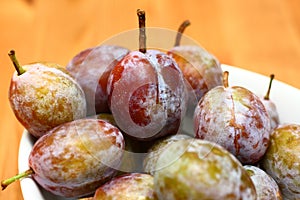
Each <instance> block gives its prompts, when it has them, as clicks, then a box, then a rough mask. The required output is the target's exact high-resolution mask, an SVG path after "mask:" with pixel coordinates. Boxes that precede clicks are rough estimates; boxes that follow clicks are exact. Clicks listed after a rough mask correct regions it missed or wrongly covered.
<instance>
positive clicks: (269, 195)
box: [244, 165, 282, 200]
mask: <svg viewBox="0 0 300 200" xmlns="http://www.w3.org/2000/svg"><path fill="white" fill-rule="evenodd" d="M244 168H245V169H246V170H247V172H248V174H249V175H250V178H251V180H252V182H253V184H254V186H255V190H256V194H257V200H282V196H281V192H280V189H279V187H278V184H277V183H276V181H275V180H274V179H273V178H272V177H271V176H270V175H268V174H267V173H266V172H265V171H264V170H262V169H260V168H259V167H256V166H253V165H244Z"/></svg>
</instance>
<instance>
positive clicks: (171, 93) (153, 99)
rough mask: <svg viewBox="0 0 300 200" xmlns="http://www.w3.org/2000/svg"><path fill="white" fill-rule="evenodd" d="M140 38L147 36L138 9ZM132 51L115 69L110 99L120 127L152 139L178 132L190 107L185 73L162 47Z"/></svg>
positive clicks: (131, 133)
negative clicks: (162, 50) (159, 48)
mask: <svg viewBox="0 0 300 200" xmlns="http://www.w3.org/2000/svg"><path fill="white" fill-rule="evenodd" d="M137 13H138V16H139V21H140V38H145V35H143V34H142V33H144V32H143V31H144V25H141V23H144V20H143V19H144V17H145V16H144V15H145V13H144V11H141V10H138V12H137ZM144 42H145V41H144V40H142V41H140V50H139V51H131V52H130V53H129V54H127V55H126V56H124V58H123V59H122V60H121V61H120V62H119V63H118V64H116V66H115V67H114V68H113V69H112V71H111V73H110V75H109V78H108V84H107V92H108V103H109V105H110V110H111V112H112V115H113V116H114V119H115V121H116V123H117V125H118V127H119V128H120V129H121V130H122V131H123V132H124V133H126V134H127V135H130V136H131V137H134V138H136V139H139V140H144V141H146V140H147V141H150V140H154V139H156V138H159V137H163V136H166V135H170V134H176V133H177V131H178V130H179V127H180V125H181V120H182V118H183V116H184V114H185V111H186V87H185V84H184V77H183V74H182V72H181V70H180V69H179V67H178V66H177V64H176V62H175V61H174V60H173V59H172V58H171V57H170V56H168V55H166V54H165V53H163V52H161V51H158V50H146V48H145V44H144Z"/></svg>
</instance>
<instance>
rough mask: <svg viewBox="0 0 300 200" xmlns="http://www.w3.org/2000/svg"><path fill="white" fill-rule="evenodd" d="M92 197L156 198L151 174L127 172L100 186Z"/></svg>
mask: <svg viewBox="0 0 300 200" xmlns="http://www.w3.org/2000/svg"><path fill="white" fill-rule="evenodd" d="M93 199H94V200H102V199H126V200H137V199H140V200H157V199H158V198H157V197H156V195H155V193H154V185H153V176H151V175H149V174H142V173H129V174H124V175H122V176H118V177H115V178H113V179H112V180H111V181H109V182H107V183H105V184H104V185H102V186H100V187H99V188H98V189H97V190H96V192H95V195H94V198H93Z"/></svg>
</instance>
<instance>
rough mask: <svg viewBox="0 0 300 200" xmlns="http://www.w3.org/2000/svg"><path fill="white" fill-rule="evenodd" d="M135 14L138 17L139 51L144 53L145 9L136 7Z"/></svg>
mask: <svg viewBox="0 0 300 200" xmlns="http://www.w3.org/2000/svg"><path fill="white" fill-rule="evenodd" d="M137 16H138V18H139V31H140V33H139V51H140V52H142V53H146V29H145V24H146V17H145V11H143V10H140V9H138V10H137Z"/></svg>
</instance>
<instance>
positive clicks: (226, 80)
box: [223, 71, 229, 88]
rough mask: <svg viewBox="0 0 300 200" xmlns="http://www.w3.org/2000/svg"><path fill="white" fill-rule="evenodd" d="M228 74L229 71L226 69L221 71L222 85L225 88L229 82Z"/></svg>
mask: <svg viewBox="0 0 300 200" xmlns="http://www.w3.org/2000/svg"><path fill="white" fill-rule="evenodd" d="M228 76H229V72H228V71H225V72H224V73H223V85H224V87H225V88H227V87H229V84H228Z"/></svg>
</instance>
